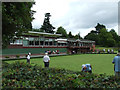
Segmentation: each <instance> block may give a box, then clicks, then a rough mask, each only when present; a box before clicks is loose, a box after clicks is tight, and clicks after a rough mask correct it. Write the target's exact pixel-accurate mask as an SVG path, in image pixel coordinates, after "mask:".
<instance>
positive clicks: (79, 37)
mask: <svg viewBox="0 0 120 90" xmlns="http://www.w3.org/2000/svg"><path fill="white" fill-rule="evenodd" d="M74 38H75V39H82V37H81V36H80V32H79V33H78V34H76V35H75V36H74Z"/></svg>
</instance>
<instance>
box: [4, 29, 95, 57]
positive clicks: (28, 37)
mask: <svg viewBox="0 0 120 90" xmlns="http://www.w3.org/2000/svg"><path fill="white" fill-rule="evenodd" d="M94 49H95V41H90V40H84V39H67V38H61V34H51V33H43V32H34V31H29V32H28V33H23V34H22V35H21V37H19V38H18V37H14V39H13V40H12V41H11V42H10V45H9V46H8V48H6V49H3V50H2V54H3V56H6V55H25V54H27V53H28V52H31V53H32V55H39V54H44V53H45V51H48V50H49V51H56V50H58V51H59V52H60V53H66V54H72V53H88V52H90V51H91V50H94Z"/></svg>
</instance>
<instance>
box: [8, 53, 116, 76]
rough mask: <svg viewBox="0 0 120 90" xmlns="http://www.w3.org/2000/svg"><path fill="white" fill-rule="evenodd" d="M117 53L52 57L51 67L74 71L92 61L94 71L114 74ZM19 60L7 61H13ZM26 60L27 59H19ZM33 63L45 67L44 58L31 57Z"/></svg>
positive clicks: (79, 69)
mask: <svg viewBox="0 0 120 90" xmlns="http://www.w3.org/2000/svg"><path fill="white" fill-rule="evenodd" d="M114 56H115V54H80V55H69V56H57V57H50V58H51V61H50V67H55V68H64V69H68V70H73V71H81V65H82V64H86V63H90V64H91V65H92V67H93V73H97V74H103V73H106V74H108V75H113V74H114V71H113V64H112V60H113V58H114ZM15 61H18V60H11V61H6V62H8V63H13V62H15ZM19 61H24V62H26V59H23V60H19ZM31 64H37V65H40V66H42V67H44V63H43V59H42V58H33V59H31Z"/></svg>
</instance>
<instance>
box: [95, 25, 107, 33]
mask: <svg viewBox="0 0 120 90" xmlns="http://www.w3.org/2000/svg"><path fill="white" fill-rule="evenodd" d="M103 28H105V29H106V27H105V25H101V24H99V23H97V26H95V29H96V33H99V32H100V30H101V29H103Z"/></svg>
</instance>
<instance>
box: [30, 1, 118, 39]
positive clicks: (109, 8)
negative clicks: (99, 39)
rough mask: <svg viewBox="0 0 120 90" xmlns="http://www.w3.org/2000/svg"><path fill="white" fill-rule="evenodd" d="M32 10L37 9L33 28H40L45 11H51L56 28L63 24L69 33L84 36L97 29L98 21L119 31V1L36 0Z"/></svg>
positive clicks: (51, 21)
mask: <svg viewBox="0 0 120 90" xmlns="http://www.w3.org/2000/svg"><path fill="white" fill-rule="evenodd" d="M35 2H36V4H35V5H34V6H33V8H32V10H34V11H36V13H35V14H34V18H35V19H34V20H33V22H32V26H33V28H40V27H41V25H42V24H43V21H44V17H45V13H50V14H51V17H50V23H51V24H52V25H53V26H54V27H55V28H56V29H55V31H56V30H57V28H58V27H60V26H62V27H63V28H65V29H66V31H67V33H69V31H71V32H72V34H73V35H76V34H78V33H79V32H80V35H81V36H82V37H84V36H85V35H87V34H88V33H89V32H90V31H91V30H95V28H94V27H95V26H96V25H97V23H100V24H103V25H105V26H106V28H107V29H108V30H111V29H112V28H113V29H115V30H116V32H117V33H118V1H117V0H114V2H113V0H109V1H107V0H106V1H104V2H103V1H100V0H97V1H94V0H89V1H88V0H84V1H83V0H35Z"/></svg>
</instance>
